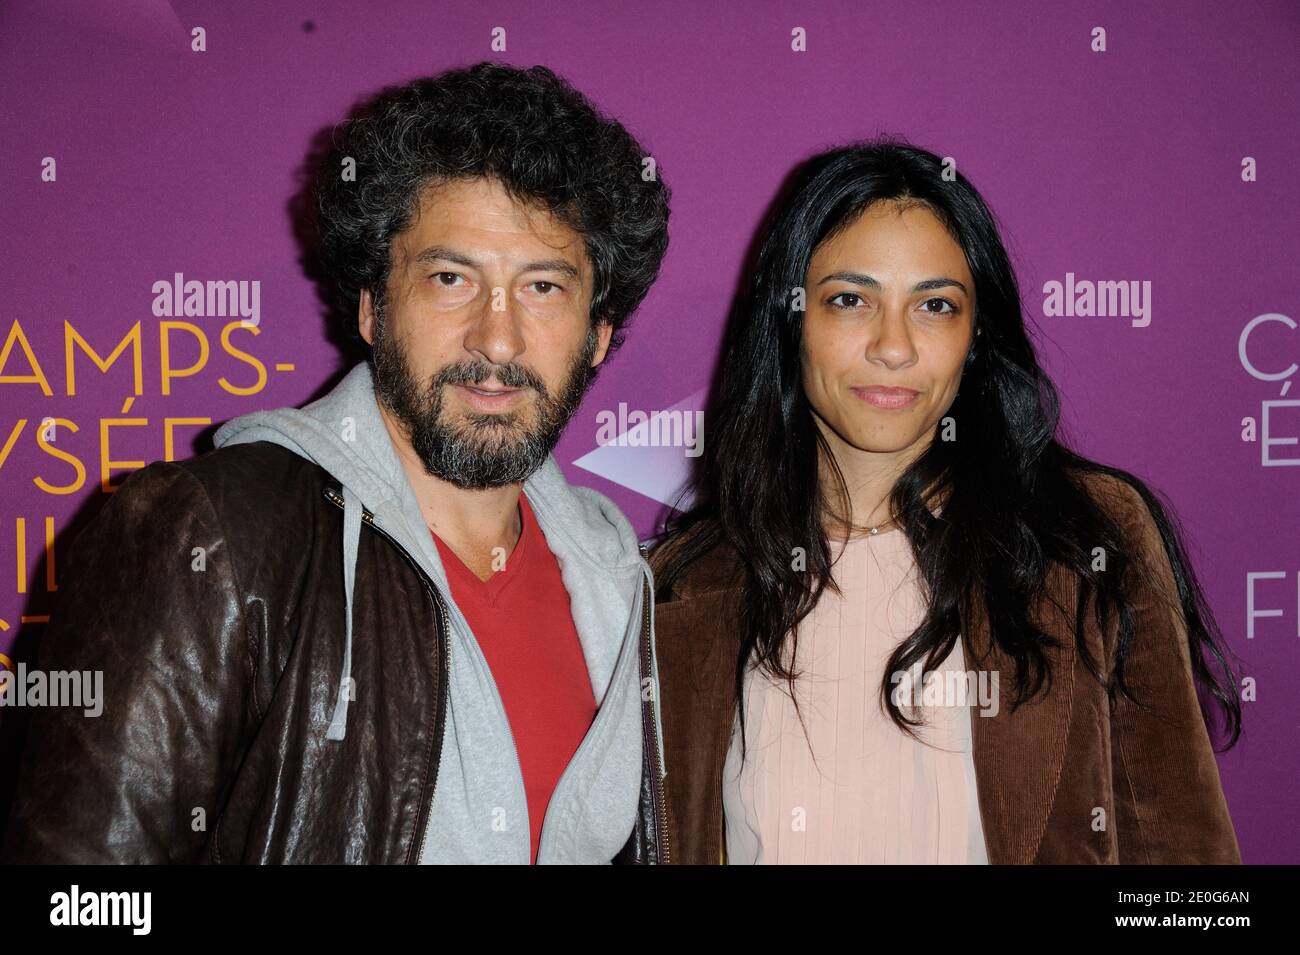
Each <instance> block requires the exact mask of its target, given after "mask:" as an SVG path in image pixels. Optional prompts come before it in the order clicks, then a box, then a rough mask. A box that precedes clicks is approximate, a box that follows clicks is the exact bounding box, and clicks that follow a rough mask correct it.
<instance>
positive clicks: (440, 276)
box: [432, 272, 460, 288]
mask: <svg viewBox="0 0 1300 955" xmlns="http://www.w3.org/2000/svg"><path fill="white" fill-rule="evenodd" d="M432 278H434V279H435V280H436V281H437V282H438V284H439V285H445V286H447V287H448V288H451V287H453V286H454V285H455V280H456V279H459V278H460V276H459V275H457V274H456V273H455V272H434V273H433V276H432ZM448 279H452V280H453V281H450V282H449V281H447V280H448Z"/></svg>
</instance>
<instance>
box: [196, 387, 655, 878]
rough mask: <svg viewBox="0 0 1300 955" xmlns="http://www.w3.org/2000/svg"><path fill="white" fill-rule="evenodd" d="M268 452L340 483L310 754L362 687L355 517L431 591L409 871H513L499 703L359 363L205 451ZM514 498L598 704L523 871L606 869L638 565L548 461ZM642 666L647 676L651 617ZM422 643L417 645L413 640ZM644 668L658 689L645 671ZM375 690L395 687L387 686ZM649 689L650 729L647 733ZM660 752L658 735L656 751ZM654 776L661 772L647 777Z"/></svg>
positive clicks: (636, 708) (524, 813) (519, 826)
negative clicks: (321, 708) (423, 819)
mask: <svg viewBox="0 0 1300 955" xmlns="http://www.w3.org/2000/svg"><path fill="white" fill-rule="evenodd" d="M253 441H271V442H274V443H276V444H279V445H282V446H284V447H286V448H288V449H290V450H291V451H293V452H295V453H296V454H298V455H300V456H302V457H304V458H306V459H308V460H310V461H314V462H316V463H317V464H319V465H320V466H321V467H322V468H324V469H325V470H326V471H328V472H329V473H330V474H331V475H332V476H333V477H334V478H335V479H336V480H337V481H339V483H340V484H341V485H342V489H343V498H344V512H343V554H342V562H341V565H342V570H343V581H344V594H345V598H346V607H347V614H348V620H347V622H346V628H345V633H346V640H345V647H346V650H345V659H342V660H340V661H339V690H338V696H337V703H336V707H335V710H334V716H333V721H332V722H331V723H330V725H329V727H328V729H327V730H326V729H325V728H324V727H322V731H323V732H322V737H323V739H322V742H321V745H323V746H328V745H330V743H329V740H341V739H343V738H344V736H345V734H346V733H347V730H348V698H349V696H352V698H353V699H355V698H356V697H355V694H356V693H364V692H374V690H373V689H372V688H367V687H364V686H362V687H358V686H356V685H355V684H354V683H353V681H352V680H351V676H350V670H351V656H352V644H353V641H356V640H365V639H366V634H365V633H355V632H353V630H352V591H353V581H354V579H355V574H356V560H357V549H358V541H359V539H360V535H361V510H362V508H363V507H364V508H365V509H367V510H369V511H370V512H371V514H372V515H373V518H374V522H375V523H376V524H377V525H379V526H380V527H381V528H382V529H383V530H384V531H386V532H387V533H389V534H390V535H392V537H393V538H394V539H395V540H396V541H397V542H398V543H399V544H401V546H402V547H404V548H405V549H406V551H407V552H408V553H409V554H410V555H411V556H412V558H414V560H415V561H416V562H417V563H418V564H419V566H420V567H421V568H422V569H423V571H424V572H425V574H427V575H428V577H429V579H430V580H431V581H433V583H434V586H435V587H437V589H438V591H439V593H440V595H441V597H442V600H443V602H444V604H445V605H446V607H447V609H448V612H449V616H450V622H451V628H450V632H449V634H448V645H449V647H450V661H449V670H450V674H451V679H450V698H449V704H448V712H447V720H446V729H445V734H444V736H443V740H442V758H441V761H440V765H439V770H438V778H437V783H436V786H435V789H434V796H433V806H432V808H431V810H430V813H429V819H428V829H427V831H426V838H425V842H424V853H423V857H422V858H421V860H420V861H421V862H423V863H426V864H428V863H522V864H527V863H528V862H529V860H530V857H531V836H530V830H529V823H528V818H529V817H528V812H529V808H530V807H528V806H527V799H526V795H525V791H524V780H523V773H522V771H521V769H520V764H519V757H518V754H517V751H516V749H515V743H514V737H513V734H512V733H511V729H510V724H509V722H508V720H507V717H506V712H505V707H504V705H503V704H502V701H501V696H500V693H499V692H498V690H497V687H496V683H495V681H494V680H493V678H492V673H491V670H490V669H489V668H488V664H487V660H486V659H485V657H484V656H483V653H482V651H481V650H480V648H479V645H478V643H477V641H476V640H475V638H474V634H473V632H471V630H470V627H469V624H468V623H467V622H466V620H465V616H464V615H463V614H462V613H461V611H460V609H459V608H458V607H457V606H456V602H455V600H454V599H453V598H452V593H451V588H450V586H449V585H448V583H447V576H446V574H445V572H444V571H443V567H442V561H441V559H440V556H439V553H438V548H437V546H436V544H435V543H434V540H433V537H432V535H431V534H430V532H429V530H428V527H427V525H426V524H425V522H424V518H423V516H422V514H421V512H420V506H419V503H418V502H417V500H416V498H415V494H414V492H413V491H412V490H411V485H410V482H409V481H408V480H407V477H406V472H405V471H404V470H403V468H402V465H401V463H400V461H399V460H398V457H397V452H396V449H395V448H394V447H393V443H392V439H391V437H390V436H389V433H388V431H387V429H386V428H385V426H384V423H383V420H382V418H381V417H380V414H379V406H378V403H377V400H376V397H375V392H374V387H373V382H372V379H371V374H370V367H369V365H367V364H366V363H365V362H361V363H360V364H358V365H357V366H356V367H354V368H353V369H352V370H351V371H349V372H348V373H347V375H346V376H345V377H344V378H343V379H342V381H340V382H339V384H338V385H337V386H336V387H335V388H334V389H333V390H331V391H330V392H329V393H328V394H326V395H325V396H324V397H322V398H320V399H319V400H317V401H314V402H312V403H311V404H308V405H307V406H305V407H304V408H302V409H295V408H280V409H277V410H274V411H264V412H255V413H253V414H247V415H243V416H241V417H238V418H235V419H233V420H231V421H229V422H227V423H226V424H224V425H223V426H222V427H221V428H220V429H218V431H217V434H216V444H217V446H218V447H224V446H225V445H228V444H240V443H247V442H253ZM524 493H525V494H526V495H527V496H528V501H529V503H530V504H531V505H532V509H533V512H534V514H535V515H536V517H537V522H538V524H539V525H540V526H541V529H542V532H543V534H544V535H545V536H546V542H547V544H548V545H549V546H550V549H551V551H552V553H554V555H555V557H556V560H557V562H558V563H559V567H560V575H561V578H562V580H563V582H564V586H565V589H566V590H567V591H568V593H569V602H570V609H571V612H572V615H573V624H574V627H575V629H576V630H577V633H578V639H579V642H580V643H581V645H582V653H583V657H584V658H585V660H586V663H587V672H588V675H589V676H590V678H591V688H592V693H593V695H594V696H595V699H596V702H597V705H598V707H599V709H598V711H597V713H596V717H595V719H594V720H593V722H592V725H591V727H590V728H589V729H588V731H587V734H586V736H585V737H584V738H583V740H582V743H581V744H580V745H579V747H578V749H577V752H576V753H574V756H573V758H572V759H571V760H570V762H569V765H568V767H567V768H566V769H565V770H564V773H563V774H562V775H561V777H560V779H559V781H558V782H557V784H556V787H555V790H554V793H553V794H552V796H551V801H550V804H549V806H547V807H546V809H545V816H544V818H543V824H542V832H541V841H540V844H539V846H538V856H537V861H538V862H539V863H606V862H609V861H610V860H611V859H612V858H613V857H614V855H615V854H617V852H618V851H619V850H620V849H621V848H622V847H623V845H624V843H625V842H626V841H627V839H628V836H629V835H630V834H631V832H632V826H633V822H634V819H635V816H636V810H637V798H638V793H639V790H640V785H641V772H642V730H641V692H642V688H641V685H640V668H639V656H640V654H639V650H640V648H639V637H640V632H641V614H642V611H643V607H642V581H643V580H646V581H648V582H650V584H651V593H653V592H654V588H653V579H652V577H651V572H650V567H649V565H648V564H647V563H646V561H645V560H644V558H643V557H642V555H641V552H640V550H639V548H638V545H637V539H636V535H635V533H634V532H633V530H632V527H631V525H630V524H629V523H628V521H627V519H626V518H625V517H624V516H623V514H622V513H621V512H620V511H619V509H618V508H617V507H616V506H615V505H614V504H613V502H611V501H610V500H609V499H608V498H606V497H605V496H604V495H602V494H600V493H598V492H596V491H594V490H591V489H590V488H584V487H576V486H571V485H570V484H569V483H568V482H567V481H566V480H565V479H564V476H563V474H562V473H561V471H560V467H559V465H558V464H557V463H556V462H555V458H554V457H553V456H548V458H547V460H546V463H545V464H544V465H543V466H542V467H541V468H540V469H539V470H538V471H537V472H536V473H535V474H533V475H532V476H531V477H530V478H528V480H527V481H525V482H524ZM650 612H651V615H652V622H651V634H652V643H651V647H652V665H653V659H654V658H653V606H652V607H651V608H650ZM429 638H430V639H432V635H430V637H429ZM652 672H653V673H654V677H653V679H654V681H655V686H656V687H657V686H658V672H657V669H655V670H652ZM387 689H388V690H389V691H390V692H391V691H392V690H393V689H395V688H387ZM658 696H659V694H658V693H657V692H656V693H654V699H655V732H656V734H659V735H660V737H661V732H662V731H661V729H660V725H661V723H660V713H659V704H658ZM658 742H659V744H660V752H661V753H662V752H663V747H662V737H661V738H660V739H659V740H658ZM663 772H664V774H665V775H666V768H665V769H664V770H663Z"/></svg>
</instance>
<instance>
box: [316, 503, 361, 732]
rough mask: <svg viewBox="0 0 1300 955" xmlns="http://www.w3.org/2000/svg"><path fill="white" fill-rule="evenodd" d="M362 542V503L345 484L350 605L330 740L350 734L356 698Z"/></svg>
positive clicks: (346, 587) (346, 577) (346, 596)
mask: <svg viewBox="0 0 1300 955" xmlns="http://www.w3.org/2000/svg"><path fill="white" fill-rule="evenodd" d="M360 540H361V502H360V501H359V500H357V497H356V495H355V494H353V492H352V491H350V490H349V489H348V486H347V485H346V484H344V485H343V595H344V599H345V601H346V604H347V610H346V614H347V620H346V623H345V625H344V645H343V678H342V680H340V681H339V695H338V699H336V700H335V702H334V718H333V719H332V720H331V721H330V725H329V729H328V730H327V731H326V733H325V738H326V739H334V740H339V739H343V738H344V736H345V735H346V734H347V728H348V701H349V700H351V699H355V698H356V691H355V690H354V689H353V682H352V585H353V583H354V582H355V580H356V575H357V550H358V545H359V542H360Z"/></svg>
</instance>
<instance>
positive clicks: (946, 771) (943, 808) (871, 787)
mask: <svg viewBox="0 0 1300 955" xmlns="http://www.w3.org/2000/svg"><path fill="white" fill-rule="evenodd" d="M837 546H838V545H836V544H833V545H832V547H833V548H834V547H837ZM833 573H834V576H835V580H836V582H837V583H838V584H839V585H840V589H841V591H842V594H840V595H837V594H834V593H832V592H830V591H829V590H827V591H825V592H824V593H823V595H822V598H821V600H820V601H819V602H818V605H817V607H816V608H815V609H814V610H813V612H812V613H811V614H809V615H808V616H807V617H806V618H804V620H803V621H802V623H801V624H800V628H799V644H798V657H799V659H798V663H799V670H800V680H799V681H798V682H797V684H796V694H797V696H798V700H799V710H800V713H802V715H803V724H804V725H801V724H800V721H799V717H798V715H796V712H795V707H794V704H793V702H792V701H791V698H790V695H789V685H788V683H786V682H784V681H780V682H773V681H772V680H771V678H770V677H768V676H767V674H765V673H760V672H758V671H757V670H755V669H753V668H751V669H750V671H749V673H748V676H747V683H746V691H745V697H746V700H745V718H746V742H747V744H748V752H747V754H746V758H745V761H744V764H743V766H742V765H741V761H740V734H739V723H738V722H737V726H736V730H735V731H734V732H733V735H732V740H731V745H730V748H729V750H728V755H727V760H726V765H725V768H724V771H723V800H722V801H723V813H724V816H725V825H726V853H727V861H728V863H731V864H738V863H739V864H744V863H760V864H761V863H777V864H785V863H794V864H819V863H867V864H920V863H930V864H966V863H973V864H985V863H987V862H988V858H987V854H986V851H985V844H984V835H983V830H982V828H981V823H980V815H979V802H978V795H977V790H976V780H975V768H974V763H973V761H972V758H971V747H970V716H971V714H970V706H971V705H975V704H974V701H973V700H970V699H961V698H960V695H958V696H952V695H949V696H948V697H947V698H946V699H943V700H930V701H929V702H930V703H931V704H932V705H920V706H919V709H917V710H913V711H911V712H912V713H913V714H914V715H915V714H920V715H921V716H923V718H924V720H925V723H924V725H923V726H921V727H919V728H918V732H919V733H920V735H921V737H922V740H923V742H920V743H918V742H916V741H915V740H913V739H912V738H910V737H908V736H907V735H906V734H904V733H903V732H902V731H901V730H900V729H899V728H898V727H897V726H896V725H895V724H894V723H893V722H892V721H891V720H890V719H889V718H888V717H887V716H886V715H885V711H884V708H883V704H882V701H881V699H880V684H881V679H882V677H883V674H884V669H885V664H886V662H887V661H888V659H889V656H890V654H891V653H892V652H893V650H894V648H895V647H897V645H898V644H899V643H901V642H902V641H903V640H905V639H906V638H907V636H908V635H909V634H911V632H912V631H913V630H914V629H915V628H916V627H917V625H918V624H919V623H920V622H921V620H922V619H923V617H924V615H925V603H924V598H923V591H922V589H921V584H920V577H919V571H918V570H917V568H916V564H915V562H914V560H913V559H912V554H911V548H910V546H909V545H908V543H907V538H906V535H904V534H903V533H902V531H901V530H897V529H895V530H892V531H887V532H884V533H880V534H877V535H874V536H863V537H858V538H854V539H851V540H850V541H849V542H848V543H847V545H844V549H843V550H842V551H841V552H840V553H839V556H838V557H837V559H836V561H835V564H834V568H833ZM964 670H965V661H964V654H963V653H962V646H961V641H960V640H958V641H957V643H956V645H955V646H954V647H953V651H952V653H950V654H949V656H948V658H947V659H946V660H945V661H944V662H943V664H942V665H941V667H940V671H941V672H942V673H943V674H945V675H944V677H943V680H944V683H945V684H949V683H951V682H952V681H950V679H949V677H948V676H947V675H946V674H948V673H949V672H955V673H961V672H963V671H964ZM913 676H914V677H915V678H916V679H917V681H918V684H919V682H920V676H921V674H920V671H919V670H917V671H914V673H913ZM920 689H921V687H920V686H919V685H918V687H917V694H918V698H917V700H916V702H917V703H918V704H922V703H923V701H922V699H921V698H920V696H919V694H920ZM955 701H957V702H955ZM805 726H806V728H807V735H806V736H805Z"/></svg>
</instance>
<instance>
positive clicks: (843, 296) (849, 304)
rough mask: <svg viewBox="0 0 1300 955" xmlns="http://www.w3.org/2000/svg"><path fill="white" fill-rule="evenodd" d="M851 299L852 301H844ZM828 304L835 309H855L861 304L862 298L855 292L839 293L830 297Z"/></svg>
mask: <svg viewBox="0 0 1300 955" xmlns="http://www.w3.org/2000/svg"><path fill="white" fill-rule="evenodd" d="M847 299H852V301H846V300H847ZM830 303H831V305H833V306H834V307H835V308H857V307H858V306H859V305H861V304H862V296H861V295H859V294H858V293H857V292H840V294H838V295H832V296H831V298H830Z"/></svg>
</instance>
